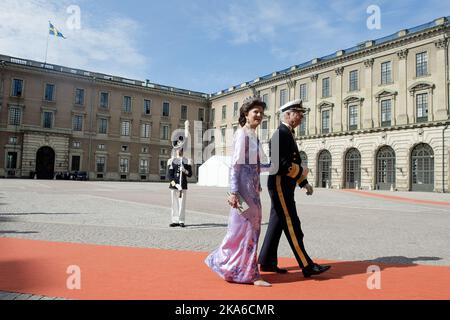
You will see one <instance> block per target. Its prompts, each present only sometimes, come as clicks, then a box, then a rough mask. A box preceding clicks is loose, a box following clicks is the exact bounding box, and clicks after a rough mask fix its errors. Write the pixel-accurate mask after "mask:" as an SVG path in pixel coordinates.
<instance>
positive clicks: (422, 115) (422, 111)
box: [416, 93, 428, 122]
mask: <svg viewBox="0 0 450 320" xmlns="http://www.w3.org/2000/svg"><path fill="white" fill-rule="evenodd" d="M416 117H417V122H426V121H428V93H421V94H417V95H416Z"/></svg>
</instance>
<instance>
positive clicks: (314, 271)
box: [302, 263, 331, 278]
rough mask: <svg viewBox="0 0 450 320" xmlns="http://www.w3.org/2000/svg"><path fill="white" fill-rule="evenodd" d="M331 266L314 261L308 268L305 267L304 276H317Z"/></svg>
mask: <svg viewBox="0 0 450 320" xmlns="http://www.w3.org/2000/svg"><path fill="white" fill-rule="evenodd" d="M330 268H331V266H321V265H320V264H317V263H314V264H311V265H309V266H307V267H306V268H303V270H302V272H303V276H304V277H305V278H311V276H315V275H318V274H321V273H324V272H325V271H327V270H329V269H330Z"/></svg>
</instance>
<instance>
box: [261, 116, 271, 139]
mask: <svg viewBox="0 0 450 320" xmlns="http://www.w3.org/2000/svg"><path fill="white" fill-rule="evenodd" d="M261 137H262V139H263V140H269V121H268V120H263V121H262V123H261Z"/></svg>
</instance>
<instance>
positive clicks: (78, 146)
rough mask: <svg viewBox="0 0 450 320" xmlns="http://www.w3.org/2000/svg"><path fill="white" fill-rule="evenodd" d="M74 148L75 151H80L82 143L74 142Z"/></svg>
mask: <svg viewBox="0 0 450 320" xmlns="http://www.w3.org/2000/svg"><path fill="white" fill-rule="evenodd" d="M72 147H73V148H74V149H80V147H81V143H80V142H79V141H74V142H73V143H72Z"/></svg>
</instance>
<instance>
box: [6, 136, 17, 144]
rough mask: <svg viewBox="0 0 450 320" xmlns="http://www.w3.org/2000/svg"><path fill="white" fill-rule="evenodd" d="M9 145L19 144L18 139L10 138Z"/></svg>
mask: <svg viewBox="0 0 450 320" xmlns="http://www.w3.org/2000/svg"><path fill="white" fill-rule="evenodd" d="M8 143H9V144H17V137H9V140H8Z"/></svg>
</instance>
